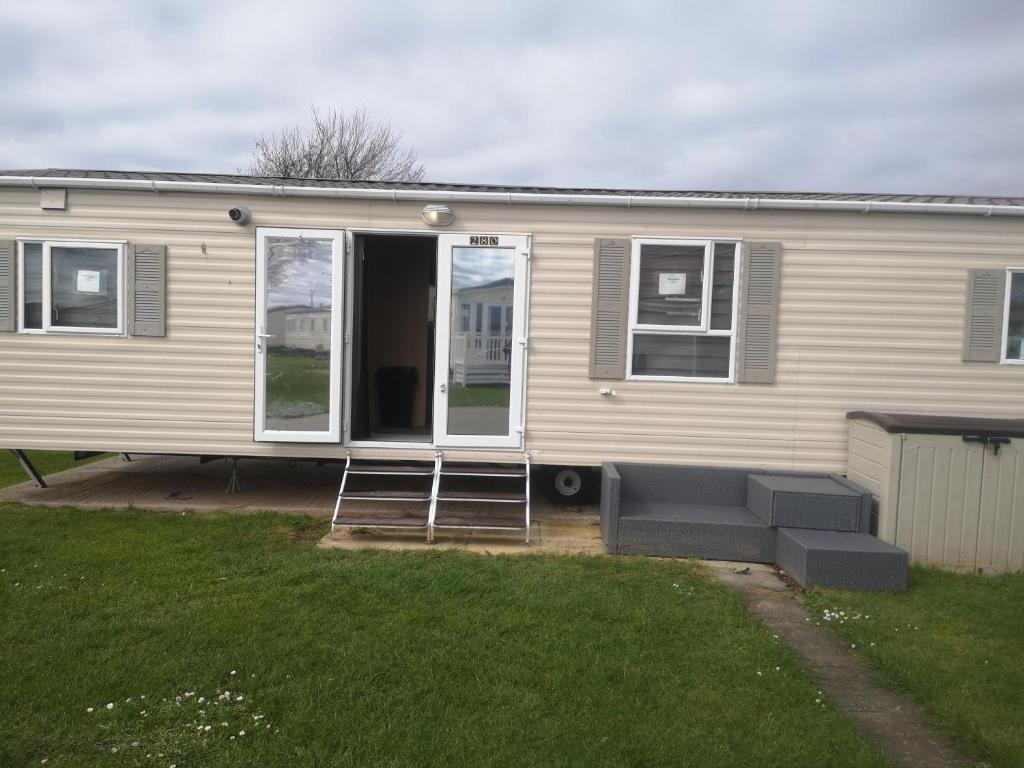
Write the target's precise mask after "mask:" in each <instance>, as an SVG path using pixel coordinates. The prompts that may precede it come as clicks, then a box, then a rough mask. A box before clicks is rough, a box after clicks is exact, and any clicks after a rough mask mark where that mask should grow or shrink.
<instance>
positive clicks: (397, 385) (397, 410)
mask: <svg viewBox="0 0 1024 768" xmlns="http://www.w3.org/2000/svg"><path fill="white" fill-rule="evenodd" d="M418 379H419V372H418V371H417V370H416V368H415V367H414V366H411V365H409V366H406V365H386V366H382V367H380V368H378V369H377V406H378V410H379V411H380V425H381V426H382V427H411V426H412V408H413V400H414V398H415V396H416V382H417V380H418Z"/></svg>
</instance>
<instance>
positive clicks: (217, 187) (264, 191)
mask: <svg viewBox="0 0 1024 768" xmlns="http://www.w3.org/2000/svg"><path fill="white" fill-rule="evenodd" d="M56 170H57V169H47V170H46V171H44V172H43V174H52V173H54V172H55V171H56ZM74 172H75V171H64V172H62V173H74ZM78 172H79V173H87V172H86V171H78ZM6 173H7V174H12V173H22V172H19V171H8V172H6ZM27 173H32V172H31V171H29V172H27ZM111 173H113V172H111ZM121 173H127V172H121ZM152 175H153V176H158V175H163V176H168V175H172V174H155V173H154V174H152ZM213 175H214V174H209V176H213ZM224 178H229V179H232V181H224V182H209V181H194V180H181V179H170V180H169V179H166V178H163V179H158V178H106V177H104V178H96V177H89V176H78V177H76V176H64V175H60V176H58V175H5V174H4V172H2V171H0V186H30V187H36V188H42V187H65V188H74V189H121V190H144V191H151V192H154V193H159V192H206V193H220V194H234V195H239V194H242V195H272V196H278V197H341V198H353V199H376V200H393V201H395V202H398V201H400V200H413V201H423V202H491V203H494V202H498V203H503V204H509V205H512V204H515V203H521V204H531V203H532V204H549V205H550V204H562V205H608V206H622V207H627V208H628V207H634V206H636V207H678V208H685V207H696V208H741V209H744V210H758V209H776V210H777V209H789V210H825V211H853V212H862V213H871V212H889V213H948V214H970V215H981V216H993V215H995V216H1024V205H1019V204H1016V203H1011V204H995V203H976V202H975V203H972V202H958V203H947V202H927V201H925V202H921V201H914V202H908V201H901V200H893V199H891V197H904V196H903V195H894V196H889V197H887V196H877V197H868V198H862V199H849V197H850V196H849V195H837V196H834V197H824V196H821V194H820V193H808V194H807V196H806V197H798V196H796V195H798V194H799V193H787V196H785V197H776V196H769V195H779V194H780V193H760V194H763V195H764V196H763V197H759V196H757V195H758V193H710V192H709V193H700V194H701V195H706V196H693V194H692V193H681V192H679V193H671V192H664V193H659V192H653V191H648V192H647V193H646V194H644V193H643V191H640V190H634V191H626V190H622V191H615V190H598V191H589V190H556V189H551V190H543V189H536V190H534V191H526V189H527V188H511V187H510V188H505V189H497V188H492V189H487V188H483V189H481V188H476V189H474V188H472V187H470V188H469V189H456V188H452V187H450V186H444V185H439V184H422V185H417V184H415V183H414V184H410V185H409V186H403V187H401V188H399V187H397V186H395V185H394V183H393V182H392V183H388V182H383V183H382V184H381V185H380V186H319V185H318V186H300V185H298V184H273V183H266V182H264V183H259V182H256V183H247V182H240V181H237V180H235V179H238V178H242V177H236V176H226V177H224ZM252 178H254V179H259V178H260V177H252ZM346 183H348V184H363V185H367V184H373V182H345V181H343V180H340V181H339V184H341V185H344V184H346ZM388 184H390V186H385V185H388ZM519 189H522V191H518V190H519ZM789 194H793V195H794V196H792V197H790V196H788V195H789ZM716 195H717V196H716ZM726 195H728V196H726ZM744 195H745V196H744ZM1004 199H1012V198H1004Z"/></svg>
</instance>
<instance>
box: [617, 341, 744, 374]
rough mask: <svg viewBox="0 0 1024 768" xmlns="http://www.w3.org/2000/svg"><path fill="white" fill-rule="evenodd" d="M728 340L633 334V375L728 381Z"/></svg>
mask: <svg viewBox="0 0 1024 768" xmlns="http://www.w3.org/2000/svg"><path fill="white" fill-rule="evenodd" d="M729 343H730V338H729V337H728V336H679V335H671V336H665V335H654V334H639V333H638V334H636V335H635V336H634V337H633V373H634V374H636V375H638V376H685V377H698V378H709V379H727V378H729Z"/></svg>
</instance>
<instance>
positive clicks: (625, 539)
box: [601, 463, 906, 589]
mask: <svg viewBox="0 0 1024 768" xmlns="http://www.w3.org/2000/svg"><path fill="white" fill-rule="evenodd" d="M871 507H872V497H871V494H870V493H869V492H867V491H865V490H864V489H862V488H859V487H857V486H856V485H854V484H853V483H851V482H849V481H848V480H846V478H844V477H841V476H838V475H825V474H810V473H792V472H770V471H766V470H759V469H729V468H721V467H692V466H673V465H660V464H630V463H615V464H610V463H609V464H605V465H604V466H603V467H602V471H601V534H602V536H603V537H604V542H605V547H606V549H607V551H608V552H609V553H612V554H636V555H654V556H662V557H698V558H705V559H709V560H738V561H742V562H756V563H775V562H778V559H777V552H778V545H777V540H778V539H779V538H781V537H782V536H783V535H785V534H786V532H788V531H794V532H799V531H803V530H808V531H818V532H821V533H822V536H819V537H817V538H814V539H813V541H814V542H815V543H816V544H820V542H819V539H822V540H824V539H827V540H828V542H829V543H830V550H831V551H832V552H835V553H839V552H843V551H844V550H843V544H844V542H849V544H850V549H851V551H856V552H858V553H861V555H859V556H858V557H854V558H851V557H845V559H844V557H842V556H838V555H837V556H836V557H834V558H832V559H833V560H834V562H835V564H836V567H835V568H834V569H832V570H829V569H828V563H829V562H831V561H830V560H829V557H830V556H829V555H828V554H827V553H826V554H825V555H824V557H825V561H822V560H821V559H820V557H818V555H817V553H816V554H815V555H814V557H818V559H812V562H813V563H815V564H816V565H817V566H818V567H817V568H806V567H804V568H795V570H796V571H797V573H796V574H795V576H796V578H798V579H804V580H806V581H807V582H808V583H817V576H816V575H817V574H825V573H826V572H827V573H828V580H829V581H830V582H833V583H835V582H836V581H838V582H839V583H845V582H849V583H846V585H847V586H851V587H860V588H865V589H872V588H892V587H896V586H898V585H899V584H900V580H899V578H893V576H892V574H891V572H892V569H893V568H895V569H896V570H897V571H898V570H899V568H900V565H899V556H898V555H897V554H896V553H900V552H902V550H898V549H897V548H896V547H892V545H889V544H886V543H885V542H882V541H879V540H878V539H875V538H874V537H872V536H870V535H869V534H868V528H869V526H870V521H871ZM866 539H871V542H873V543H877V545H878V546H872V547H870V548H869V549H870V551H868V552H867V554H866V555H865V554H864V553H863V551H864V548H865V541H866ZM797 541H803V539H802V538H801V537H800V535H799V534H797V535H796V536H795V538H794V537H788V538H787V544H788V545H789V546H788V547H787V548H786V549H785V551H786V552H787V553H788V554H789V555H793V554H794V552H796V551H797V550H799V549H800V546H801V545H800V544H799V543H797ZM815 549H816V550H817V549H820V547H816V548H815ZM903 554H904V555H905V553H903ZM865 558H866V559H865ZM886 558H888V559H886ZM791 559H793V560H794V564H796V563H797V562H800V563H803V562H805V560H803V559H800V560H798V559H796V558H795V557H794V558H791ZM873 559H877V560H878V562H879V564H880V565H882V560H885V563H884V564H885V568H883V569H882V570H884V571H885V572H886V574H887V575H885V576H884V577H883V576H882V574H881V572H880V573H879V576H880V578H878V579H874V578H873V577H872V573H871V563H872V562H873ZM847 561H849V562H850V563H854V564H855V565H856V566H857V567H856V568H855V569H852V570H851V571H850V574H849V578H847V575H845V574H844V563H846V562H847ZM905 562H906V560H905V557H904V558H903V563H904V565H903V566H902V567H903V569H904V571H905V568H906V565H905ZM801 583H803V581H802V582H801Z"/></svg>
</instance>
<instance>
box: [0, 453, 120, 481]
mask: <svg viewBox="0 0 1024 768" xmlns="http://www.w3.org/2000/svg"><path fill="white" fill-rule="evenodd" d="M25 454H26V455H27V456H28V457H29V459H30V460H31V462H32V464H33V465H34V466H35V468H36V469H37V470H38V471H39V474H41V475H42V476H43V479H46V475H48V474H50V473H52V472H61V471H63V470H65V469H71V467H77V466H78V465H80V464H88V463H89V462H90V461H98V460H99V459H102V458H104V457H106V456H109V455H110V454H104V455H103V456H96V457H93V458H91V459H83V460H82V461H75V459H74V456H73V455H72V454H71V452H70V451H25ZM28 480H29V476H28V475H26V474H25V470H24V469H22V468H21V464H19V463H18V460H17V459H16V458H14V454H13V453H11V452H10V451H0V488H5V487H7V486H8V485H14V484H16V483H24V482H28Z"/></svg>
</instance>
